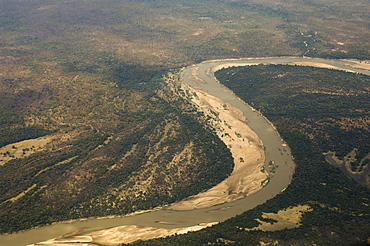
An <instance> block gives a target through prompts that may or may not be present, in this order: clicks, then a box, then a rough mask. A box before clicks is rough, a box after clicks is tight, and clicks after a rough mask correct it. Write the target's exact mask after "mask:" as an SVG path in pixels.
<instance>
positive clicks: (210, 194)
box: [168, 88, 267, 210]
mask: <svg viewBox="0 0 370 246" xmlns="http://www.w3.org/2000/svg"><path fill="white" fill-rule="evenodd" d="M187 89H188V90H189V91H191V93H193V94H194V95H196V96H193V97H192V99H191V100H192V102H193V103H194V104H195V105H196V106H197V107H198V109H199V110H200V111H202V112H204V114H205V115H207V116H209V117H212V118H211V120H210V121H209V123H210V124H211V125H212V126H213V128H214V129H215V130H216V133H217V135H218V137H219V138H220V139H221V140H222V141H223V142H224V143H225V144H226V146H228V147H229V149H230V152H231V154H232V156H233V158H234V165H235V166H234V171H233V172H232V173H231V175H230V176H229V177H228V178H227V179H225V180H224V181H223V182H221V183H220V184H218V185H216V186H214V187H213V188H211V189H209V190H208V191H206V192H203V193H200V194H198V195H195V196H194V197H192V198H191V199H188V200H185V201H180V202H178V203H175V204H173V205H171V206H169V207H168V209H173V210H190V209H199V208H205V207H210V206H214V205H216V204H220V203H224V202H230V201H234V200H237V199H240V198H242V197H245V196H248V195H251V194H253V193H255V192H257V191H259V190H260V189H261V188H262V186H261V183H262V182H263V181H264V180H265V179H266V178H267V174H266V173H263V172H262V171H261V169H262V166H263V165H264V161H265V156H264V151H263V149H262V146H263V143H262V141H261V140H260V139H259V137H258V136H257V134H256V133H254V132H253V131H252V129H251V128H250V127H249V126H248V125H247V124H246V121H247V119H246V118H245V116H244V115H243V113H242V112H241V111H240V110H238V109H236V108H234V107H232V106H231V105H230V104H227V103H225V102H223V101H221V100H220V99H218V98H216V97H214V96H211V95H209V94H207V93H205V92H203V91H200V90H197V89H194V88H187Z"/></svg>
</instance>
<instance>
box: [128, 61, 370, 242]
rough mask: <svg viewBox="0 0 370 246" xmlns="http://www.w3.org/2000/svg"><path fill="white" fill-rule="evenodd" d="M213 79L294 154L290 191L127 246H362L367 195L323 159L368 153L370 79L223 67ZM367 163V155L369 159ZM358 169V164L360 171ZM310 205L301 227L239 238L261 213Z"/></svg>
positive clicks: (368, 233) (367, 225)
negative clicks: (185, 230)
mask: <svg viewBox="0 0 370 246" xmlns="http://www.w3.org/2000/svg"><path fill="white" fill-rule="evenodd" d="M216 75H217V78H218V79H219V80H220V81H221V82H222V83H223V84H225V85H226V86H228V87H229V88H231V89H232V90H233V91H235V92H237V93H238V95H239V96H240V97H241V98H242V99H243V100H245V101H246V102H248V103H250V104H253V105H254V107H255V108H256V109H258V110H261V111H262V112H263V113H264V114H265V115H266V116H267V117H268V118H269V119H270V120H271V121H272V122H273V123H274V124H275V126H276V127H277V128H278V131H279V132H280V133H281V135H282V137H283V138H284V139H285V140H286V141H287V143H288V145H289V146H290V147H291V149H292V154H293V156H294V157H295V161H296V164H297V168H296V172H295V174H294V176H293V179H292V183H291V184H290V185H289V186H288V188H287V189H286V190H285V191H284V192H283V193H282V194H279V195H278V196H276V197H275V198H273V199H270V200H269V201H267V202H266V203H265V204H263V205H260V206H258V207H256V208H255V209H252V210H250V211H247V212H245V213H243V214H242V215H239V216H236V217H235V218H231V219H229V220H227V221H226V222H224V223H221V224H219V225H216V226H214V227H212V228H209V229H205V230H202V231H200V232H195V233H189V234H187V235H183V236H173V237H169V238H167V239H156V240H152V241H149V242H137V243H134V244H133V245H259V243H260V242H264V243H271V244H272V245H274V244H273V242H276V241H277V242H278V245H313V244H317V245H367V243H366V241H367V238H368V237H370V214H369V204H370V192H369V191H368V190H367V189H366V188H363V187H361V186H359V185H358V184H356V183H355V182H354V181H353V180H351V179H349V178H348V177H347V176H345V175H344V174H343V173H341V172H340V171H339V170H338V169H337V168H335V167H333V166H331V165H330V164H329V163H328V162H327V161H326V160H325V158H324V155H323V154H322V153H323V152H326V151H328V150H333V151H337V154H338V156H339V157H340V158H343V156H345V155H346V154H347V153H348V152H350V151H351V150H352V149H353V148H358V153H357V154H358V155H357V156H356V158H357V159H358V160H361V159H362V158H364V157H365V156H366V155H368V154H369V150H370V148H369V143H370V139H369V138H370V129H369V112H370V104H369V101H370V100H369V99H370V96H369V86H370V78H369V77H368V76H363V75H359V74H351V73H345V72H340V71H334V70H327V69H320V68H311V67H297V66H284V65H268V66H267V65H259V66H250V67H245V68H241V67H238V68H229V69H223V70H221V71H219V72H217V74H216ZM367 158H369V156H367ZM358 163H359V162H357V164H358ZM299 204H300V205H305V204H306V205H309V206H310V207H311V208H312V209H313V211H311V212H306V213H305V214H304V215H303V218H302V225H301V226H300V227H298V228H295V229H289V230H288V229H285V230H281V231H274V232H263V231H248V232H247V231H245V230H244V228H253V227H255V226H257V225H258V222H256V221H255V220H254V219H255V218H259V219H261V220H263V219H262V217H261V215H262V212H274V213H276V212H277V211H279V210H281V209H285V208H288V207H290V206H296V205H299Z"/></svg>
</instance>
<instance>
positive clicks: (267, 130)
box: [0, 57, 370, 246]
mask: <svg viewBox="0 0 370 246" xmlns="http://www.w3.org/2000/svg"><path fill="white" fill-rule="evenodd" d="M302 62H303V63H305V62H315V63H319V64H326V65H330V66H335V67H336V69H347V70H351V71H353V72H359V73H364V74H367V75H370V71H369V70H360V69H354V68H352V67H349V65H351V64H353V62H352V61H342V60H328V59H311V58H302V57H300V58H299V57H276V58H244V59H238V60H231V59H230V60H215V61H206V62H203V63H200V64H196V65H193V66H190V67H187V68H185V69H184V70H183V71H182V73H181V78H182V80H183V81H184V82H185V83H187V84H188V85H190V86H194V87H198V88H200V89H201V90H203V91H205V92H207V93H209V94H211V95H214V96H216V97H218V98H220V99H221V100H223V101H225V102H228V103H230V104H231V105H233V106H234V107H236V108H238V109H240V110H241V111H242V112H243V113H244V114H245V115H246V117H247V118H248V125H249V126H250V127H251V128H252V130H254V131H255V132H256V133H257V135H258V136H259V137H260V139H261V140H262V142H263V143H264V146H265V148H266V150H265V152H266V153H265V154H266V164H267V163H268V162H269V161H271V160H273V161H274V162H275V163H276V164H278V165H279V167H278V168H277V169H276V172H275V174H274V176H273V177H272V178H271V180H270V182H269V184H268V185H267V186H265V187H264V188H263V189H261V190H260V191H258V192H257V193H255V194H253V195H251V196H248V197H245V198H243V199H240V200H237V201H234V202H229V203H225V204H221V205H217V206H213V207H211V208H204V209H197V210H189V211H172V210H166V209H160V210H157V211H152V212H148V213H143V214H140V215H135V216H129V217H119V218H105V219H86V220H83V221H76V222H71V223H59V224H54V225H49V226H44V227H40V228H36V229H31V230H27V231H24V232H19V233H15V234H10V235H1V236H0V246H22V245H28V244H32V243H36V242H40V241H45V240H48V239H51V238H55V237H58V236H61V235H64V234H66V233H70V232H73V231H78V230H80V231H81V232H89V231H96V230H102V229H106V228H111V227H115V226H122V225H139V226H151V227H158V228H179V227H188V226H193V225H197V224H200V223H208V222H221V221H224V220H226V219H228V218H230V217H233V216H236V215H238V214H241V213H242V212H244V211H246V210H249V209H252V208H254V207H255V206H257V205H259V204H262V203H264V202H265V201H267V200H268V199H270V198H272V197H274V196H276V195H277V194H278V193H280V192H282V191H283V190H284V189H285V188H286V187H287V186H288V185H289V183H290V181H291V177H292V175H293V173H294V168H295V164H294V161H293V158H292V156H291V154H290V149H289V147H288V146H286V145H285V143H284V141H283V140H282V139H281V138H280V136H279V134H278V133H277V132H276V131H275V129H274V128H273V126H272V125H271V124H270V122H269V121H268V120H267V119H265V118H264V117H263V116H262V115H261V114H259V113H258V112H256V111H254V110H253V109H252V108H250V107H249V106H248V105H246V104H245V103H244V102H243V101H241V100H240V99H239V98H238V97H237V96H235V95H234V93H233V92H232V91H230V90H228V89H227V88H225V87H224V86H223V85H221V84H220V83H218V81H217V80H215V79H214V77H213V73H210V70H211V69H212V68H214V67H215V66H219V65H223V64H229V63H232V64H235V65H237V64H239V65H245V64H246V63H248V64H249V63H250V64H260V63H263V64H286V63H298V64H300V63H302ZM301 65H303V64H301ZM304 65H309V64H304ZM193 69H197V73H198V77H199V78H200V79H202V80H204V81H205V82H206V83H200V82H199V81H195V80H192V79H191V74H192V71H193ZM193 74H194V72H193ZM282 153H283V154H282ZM158 221H162V222H166V223H165V224H163V223H161V224H159V223H158ZM76 245H79V244H76Z"/></svg>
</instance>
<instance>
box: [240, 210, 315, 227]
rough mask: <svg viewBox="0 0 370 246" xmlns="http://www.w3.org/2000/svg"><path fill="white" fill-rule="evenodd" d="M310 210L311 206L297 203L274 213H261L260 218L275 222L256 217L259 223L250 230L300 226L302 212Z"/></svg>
mask: <svg viewBox="0 0 370 246" xmlns="http://www.w3.org/2000/svg"><path fill="white" fill-rule="evenodd" d="M309 211H312V209H311V207H310V206H308V205H298V206H296V207H290V208H287V209H284V210H280V211H278V212H277V213H276V214H275V213H263V215H262V218H264V219H268V220H273V221H276V222H272V223H270V222H265V221H262V220H260V219H256V220H257V221H258V222H259V223H260V225H259V226H257V227H254V228H252V229H246V230H247V231H251V230H262V231H278V230H283V229H292V228H296V227H298V226H300V222H301V218H302V214H303V213H304V212H309Z"/></svg>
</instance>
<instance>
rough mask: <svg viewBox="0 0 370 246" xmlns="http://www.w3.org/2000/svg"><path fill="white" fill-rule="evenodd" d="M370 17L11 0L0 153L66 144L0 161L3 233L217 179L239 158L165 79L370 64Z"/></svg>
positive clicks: (149, 202)
mask: <svg viewBox="0 0 370 246" xmlns="http://www.w3.org/2000/svg"><path fill="white" fill-rule="evenodd" d="M369 12H370V5H369V4H368V2H366V1H361V0H349V1H329V0H316V1H302V2H297V1H291V0H288V1H281V2H280V1H271V0H266V1H265V0H255V1H254V0H251V1H238V0H237V1H229V0H204V1H200V0H179V1H172V0H157V1H150V0H89V1H79V0H69V1H57V0H32V1H28V0H0V36H1V40H0V68H1V73H0V147H1V146H4V145H6V144H13V143H16V142H18V141H21V140H25V139H33V138H36V137H39V136H45V135H51V134H52V135H53V136H55V140H54V141H52V142H50V143H49V144H48V145H47V146H45V147H44V148H43V149H42V151H39V152H37V153H35V154H33V155H30V156H28V157H26V158H19V159H16V160H11V161H10V162H7V163H6V164H5V165H4V166H1V167H0V176H1V181H0V182H1V196H0V199H1V205H0V215H1V218H0V221H1V223H2V224H1V225H0V229H1V232H11V231H16V230H21V229H25V228H29V227H32V226H35V225H40V224H45V223H50V222H52V221H58V220H64V219H70V218H79V217H85V216H100V215H108V214H123V213H126V212H130V211H133V210H136V209H143V208H149V207H152V206H157V205H160V204H163V203H168V202H171V201H174V200H178V199H181V198H182V197H185V196H187V195H189V194H190V193H189V191H190V190H192V193H196V192H198V191H199V190H202V189H204V188H206V187H210V186H211V185H212V184H214V183H217V182H218V181H220V180H221V179H223V178H224V177H226V175H227V173H229V172H230V168H231V160H230V159H229V154H228V153H226V152H225V147H224V146H223V145H222V144H221V143H220V142H219V141H218V140H217V139H216V138H215V137H214V135H213V134H212V133H210V132H209V131H208V130H206V129H203V128H202V127H201V126H200V125H199V124H198V123H196V122H197V121H198V116H197V115H192V114H190V113H189V114H185V113H182V110H183V109H184V105H183V104H182V102H180V101H176V100H175V99H171V98H172V96H171V93H170V92H168V91H167V90H166V89H165V88H163V84H161V82H160V78H161V76H162V75H163V73H164V71H166V70H168V69H170V68H178V67H181V66H183V65H189V64H191V63H194V62H198V61H202V60H206V59H213V58H230V57H242V56H276V55H298V56H301V55H306V56H321V57H336V58H358V59H366V58H368V57H369V44H368V40H370V30H369V28H370V19H369V18H370V17H369V14H368V13H369ZM166 94H168V95H167V96H164V95H166ZM164 98H166V99H164ZM318 100H319V99H318ZM175 102H176V103H175ZM185 109H186V108H185ZM191 111H192V110H191V109H189V110H187V112H191ZM338 129H339V128H338ZM338 131H339V132H338V134H342V133H343V132H344V131H343V130H338ZM356 131H357V130H356ZM361 131H363V129H360V130H358V133H357V136H362V132H361ZM189 136H191V138H189ZM333 136H334V134H333ZM337 136H339V135H337ZM332 141H333V142H334V141H335V140H334V139H332ZM356 141H358V142H359V143H363V142H364V141H365V139H362V138H359V139H358V140H357V139H356ZM342 142H343V141H342ZM210 144H212V146H215V147H211V145H210ZM359 145H360V144H358V145H356V146H359ZM359 148H360V147H359ZM26 149H28V148H25V151H28V150H26ZM347 149H350V146H347V147H346V148H345V149H338V150H336V151H338V153H339V152H340V151H347ZM359 151H360V156H361V155H362V156H363V155H364V153H363V150H361V149H360V150H359ZM216 153H218V154H216ZM340 153H341V154H342V155H343V153H342V152H340ZM3 154H4V153H3ZM223 154H225V155H226V156H223ZM5 155H6V156H8V154H7V153H5ZM217 156H219V159H216V160H215V159H214V158H217ZM212 162H215V163H217V165H216V166H214V167H211V166H209V163H212ZM171 163H176V165H173V166H171V165H170V164H171ZM189 163H191V164H189ZM207 164H208V165H207ZM214 169H221V170H224V171H221V172H220V171H219V170H214ZM143 170H154V171H153V173H149V171H148V172H145V171H143ZM174 173H177V176H176V175H174ZM215 173H219V175H216V174H215ZM139 174H140V175H139ZM146 181H148V182H146ZM180 181H181V182H180ZM35 185H36V186H35ZM194 187H196V188H197V189H193V188H194ZM25 191H27V193H26V194H25V196H23V197H18V195H20V194H22V192H25ZM179 194H181V195H179ZM12 198H13V200H9V199H12ZM15 198H17V199H15Z"/></svg>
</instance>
